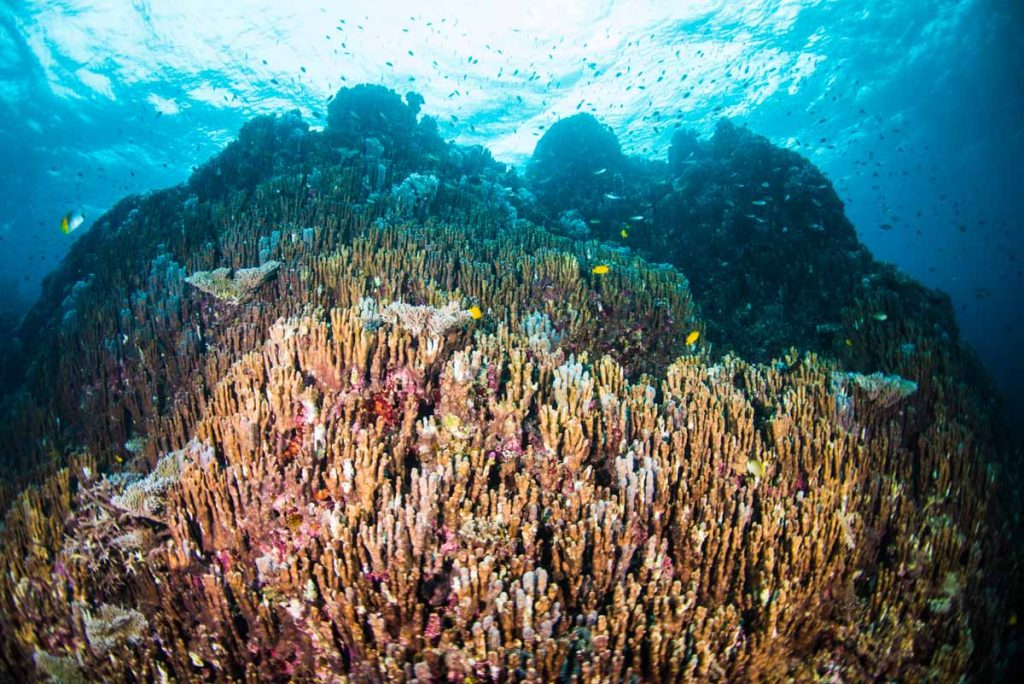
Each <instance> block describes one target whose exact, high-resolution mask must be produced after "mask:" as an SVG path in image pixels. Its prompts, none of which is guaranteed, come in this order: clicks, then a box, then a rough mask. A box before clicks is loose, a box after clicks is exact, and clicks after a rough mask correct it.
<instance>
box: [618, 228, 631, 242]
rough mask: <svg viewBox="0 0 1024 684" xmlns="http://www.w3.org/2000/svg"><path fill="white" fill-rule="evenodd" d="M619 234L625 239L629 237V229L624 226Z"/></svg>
mask: <svg viewBox="0 0 1024 684" xmlns="http://www.w3.org/2000/svg"><path fill="white" fill-rule="evenodd" d="M619 235H621V236H622V239H623V240H625V239H626V238H628V237H629V231H628V230H626V229H625V228H623V229H622V230H620V231H619Z"/></svg>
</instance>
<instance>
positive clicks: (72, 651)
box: [0, 87, 1022, 682]
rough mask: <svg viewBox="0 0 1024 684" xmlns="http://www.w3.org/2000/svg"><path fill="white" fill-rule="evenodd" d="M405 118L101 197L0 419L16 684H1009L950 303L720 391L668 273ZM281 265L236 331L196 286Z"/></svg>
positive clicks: (1014, 565)
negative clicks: (108, 199) (831, 683)
mask: <svg viewBox="0 0 1024 684" xmlns="http://www.w3.org/2000/svg"><path fill="white" fill-rule="evenodd" d="M420 102H421V100H419V99H418V98H417V97H413V96H411V95H410V96H407V97H406V102H405V103H403V102H402V101H401V100H400V99H399V98H398V96H397V95H394V94H393V93H390V92H388V91H383V89H378V88H376V87H360V88H354V89H350V90H343V91H342V92H341V93H339V95H338V96H337V97H336V98H335V101H334V102H333V103H332V110H331V116H330V117H329V125H328V129H327V130H326V131H324V132H323V133H317V132H309V131H305V132H304V133H302V135H301V140H302V143H301V150H300V151H298V152H295V151H294V150H290V149H284V150H279V151H277V152H275V147H274V146H276V145H278V144H279V143H278V140H279V135H278V134H277V133H274V134H273V135H271V133H272V132H273V131H278V132H280V130H279V129H280V125H281V123H280V120H279V119H273V118H269V119H263V120H260V121H262V122H263V123H260V124H258V126H263V127H266V129H265V131H264V132H265V133H266V134H267V137H265V138H264V139H263V141H262V142H261V143H258V144H254V143H253V142H252V141H253V140H255V138H250V139H249V141H248V142H247V143H246V144H245V146H244V150H245V151H246V152H245V154H244V155H241V156H240V154H239V149H243V148H239V147H233V146H229V147H228V148H227V150H226V151H225V152H224V153H223V154H222V156H221V157H220V158H218V159H214V160H212V161H211V162H210V163H209V164H208V165H207V166H206V167H204V168H207V169H213V168H220V169H225V170H226V169H230V168H232V167H231V165H232V164H238V163H240V161H239V160H240V159H243V158H246V159H258V160H260V161H259V162H258V163H256V162H253V163H254V164H256V165H255V166H254V167H252V168H251V169H250V171H252V173H253V175H252V176H246V175H245V173H241V175H240V176H239V178H242V179H243V181H244V182H242V183H241V184H236V181H235V179H234V178H232V177H228V178H222V177H221V176H219V175H218V174H215V173H208V172H205V171H202V170H201V171H200V172H197V174H196V175H194V176H193V179H192V180H191V181H190V184H189V186H188V187H186V188H176V189H171V190H168V191H165V192H162V193H156V194H154V195H153V196H150V197H147V198H133V199H130V200H126V201H125V202H124V203H123V204H122V205H119V207H117V208H115V210H114V211H112V212H111V213H110V214H108V215H107V216H106V217H104V218H103V219H101V220H100V221H98V223H97V225H98V226H101V227H102V228H101V229H100V230H99V231H96V230H94V231H91V232H90V233H89V234H88V235H86V236H83V239H82V240H81V241H79V243H77V244H76V247H75V250H74V251H73V252H72V254H71V255H70V256H69V259H68V260H67V261H66V263H65V265H64V266H63V267H62V269H61V270H60V271H59V272H57V273H56V274H55V275H54V276H53V277H52V278H51V279H50V280H49V281H48V283H47V286H46V289H45V292H44V297H43V298H42V299H41V300H40V302H39V304H38V305H37V306H36V308H35V310H34V311H33V313H32V315H31V316H30V317H29V318H28V319H27V320H26V325H25V326H24V327H23V330H22V333H21V334H22V336H23V338H24V339H25V340H27V341H30V342H31V343H30V344H26V346H25V348H26V350H28V351H27V352H26V354H29V352H31V353H30V354H29V356H28V358H27V361H28V362H27V364H26V366H27V372H26V374H25V378H24V384H23V386H22V388H21V390H20V392H19V393H18V394H16V395H12V397H11V398H10V400H9V401H8V402H7V404H6V406H5V407H4V412H3V415H2V417H0V420H2V429H0V440H2V442H0V445H2V447H3V448H4V450H5V453H6V454H7V458H6V460H5V462H4V464H3V468H4V473H3V475H4V478H3V484H2V485H0V504H3V505H4V507H5V509H6V510H7V513H6V518H5V520H4V525H3V529H2V530H0V670H2V671H3V672H4V674H5V675H6V676H7V677H8V678H14V677H19V678H31V677H36V678H41V677H51V678H54V679H58V680H60V681H289V680H294V681H326V682H356V681H358V682H363V681H369V682H373V681H418V682H428V681H446V680H447V681H455V682H469V681H478V682H479V681H501V682H506V681H536V682H543V681H574V680H575V681H592V682H605V681H613V682H614V681H639V680H643V681H780V680H795V681H809V680H824V679H830V680H831V679H841V680H843V681H875V680H881V679H885V680H908V681H918V680H939V681H948V680H952V679H959V678H961V677H967V676H970V675H974V676H978V677H982V678H984V677H991V676H995V675H997V674H998V673H999V672H1000V668H1001V667H1002V665H1003V661H1004V659H1005V658H1006V654H1007V644H1008V641H1009V639H1010V638H1011V636H1012V631H1013V630H1014V629H1015V627H1013V626H1012V625H1011V624H1010V622H1011V616H1012V615H1013V611H1014V610H1019V605H1020V598H1021V595H1022V594H1021V589H1022V585H1021V574H1020V545H1019V539H1020V536H1019V530H1018V525H1019V521H1017V520H1014V519H1013V517H1012V516H1008V515H1007V514H1006V511H1008V510H1009V511H1013V510H1020V504H1021V499H1020V491H1019V488H1018V487H1017V486H1016V483H1017V481H1018V480H1017V479H1016V478H1014V477H1002V476H1001V474H1003V473H1007V472H1011V471H1012V469H1013V468H1014V467H1016V466H1015V464H1014V460H1013V459H1014V458H1015V454H1014V453H1013V452H1012V451H1011V450H1009V449H1008V448H1006V443H1005V442H1004V441H1002V439H1001V437H1000V433H998V432H997V431H996V429H995V428H994V425H996V423H995V422H994V420H993V419H992V415H993V407H992V406H990V405H988V404H986V403H985V401H984V400H983V395H982V394H981V393H980V390H979V387H980V385H979V384H978V383H977V382H967V381H965V380H964V379H965V378H968V377H969V376H970V374H971V373H972V372H973V368H972V367H971V366H970V364H969V361H970V359H969V357H968V356H965V355H963V354H961V352H959V351H958V349H959V347H958V345H957V344H956V338H955V329H953V330H952V331H951V332H950V331H949V330H947V329H945V328H944V327H943V326H944V325H945V319H943V318H942V310H941V309H942V307H941V303H940V304H939V305H937V307H938V311H937V313H935V317H934V318H929V317H928V316H929V315H931V313H934V312H931V310H930V309H928V308H927V307H924V308H922V307H920V306H919V304H920V302H919V301H918V300H915V299H914V298H912V297H911V298H910V299H909V300H908V299H902V298H901V293H903V292H907V291H909V289H910V288H909V286H906V287H903V286H902V285H901V286H899V287H888V286H885V287H874V288H869V289H867V290H862V291H860V294H859V295H858V296H855V297H853V298H850V299H848V300H847V303H846V304H845V307H844V308H843V309H842V310H841V311H840V312H839V314H838V315H839V316H840V320H837V321H835V323H836V326H837V328H838V330H839V331H840V332H839V334H840V335H844V336H847V337H846V338H845V339H849V340H850V345H846V344H845V343H843V344H842V345H841V347H842V348H840V350H839V351H840V352H843V348H846V347H849V348H850V349H852V350H853V351H850V352H843V353H836V354H828V355H827V356H826V354H825V353H822V354H820V355H818V354H815V353H814V352H811V351H806V350H805V351H796V350H792V351H789V352H788V353H785V354H780V355H779V356H778V357H777V358H775V359H770V360H768V361H766V362H764V363H757V362H751V361H748V360H743V359H741V358H740V357H738V356H734V355H729V354H725V355H722V354H718V353H716V349H715V347H714V346H712V345H711V344H708V343H706V340H707V339H708V338H709V337H710V338H715V337H716V336H717V335H719V334H724V330H725V328H721V329H716V330H718V331H719V332H714V333H709V332H708V331H709V327H708V326H709V323H708V321H707V319H705V318H704V317H703V316H702V315H701V313H700V311H699V310H698V308H697V306H696V304H695V301H694V298H693V297H692V296H691V289H690V287H691V286H690V281H689V280H688V279H687V277H686V276H685V275H684V273H683V272H681V271H680V270H677V269H676V268H674V267H672V266H665V265H662V266H656V265H652V264H651V263H649V262H648V261H647V260H645V259H643V258H642V257H641V256H640V255H638V254H636V253H634V252H632V251H630V250H624V249H622V248H621V247H620V246H617V245H615V244H609V243H607V242H600V241H597V240H591V241H583V240H580V239H569V238H566V237H562V236H559V235H556V234H553V233H551V232H548V230H546V229H545V228H544V227H543V226H539V225H537V223H536V221H535V220H534V218H538V219H539V218H541V217H542V216H543V214H544V213H545V212H547V211H549V209H548V208H547V203H548V202H550V201H551V199H550V198H542V196H541V194H537V196H536V200H533V196H532V195H531V193H530V191H529V190H527V189H525V187H524V186H523V185H522V184H521V182H520V181H519V180H517V179H516V178H514V177H513V176H510V175H509V174H508V173H507V172H506V171H505V170H504V169H502V168H500V167H499V166H498V165H496V164H495V163H494V162H493V160H492V159H490V157H489V155H487V154H485V153H482V152H480V151H479V150H473V149H469V150H467V149H463V148H459V147H457V146H453V145H448V146H446V145H444V144H443V143H440V141H439V139H435V138H434V137H432V134H431V133H430V131H431V130H432V129H431V128H430V124H429V122H428V123H424V121H425V119H420V120H419V121H417V120H416V113H417V110H418V105H419V103H420ZM275 121H276V122H277V123H274V122H275ZM250 126H253V124H250ZM286 129H287V130H296V131H297V130H302V127H301V126H293V125H292V124H288V126H287V127H286ZM244 130H245V129H244ZM247 130H250V131H253V130H254V129H253V128H249V127H247ZM259 130H264V129H262V128H261V129H259ZM723 135H724V134H723ZM691 142H692V144H691V147H692V148H693V149H691V150H690V152H684V150H683V148H682V147H680V148H679V150H677V152H674V153H673V157H672V164H673V165H684V166H685V162H687V161H690V160H691V158H692V157H693V155H695V154H696V155H703V154H713V153H712V152H710V151H707V150H705V149H704V144H703V143H699V142H696V141H691ZM726 142H727V141H726V140H725V139H724V138H723V140H722V142H721V144H722V145H725V144H726ZM236 145H237V144H236ZM680 145H682V143H680ZM261 146H264V147H261ZM428 147H429V149H430V150H431V151H429V152H428V151H426V150H427V148H428ZM609 149H610V148H609ZM351 150H358V152H356V153H354V154H353V153H351ZM616 150H617V147H616ZM296 154H298V155H299V156H295V155H296ZM313 160H315V162H314V161H313ZM627 162H628V160H627ZM627 162H624V163H627ZM629 163H631V162H629ZM602 168H606V167H602ZM607 168H610V167H607ZM624 168H626V167H622V168H621V169H619V171H617V173H618V175H619V177H620V178H621V177H622V176H623V174H625V173H626V172H625V171H623V170H622V169H624ZM382 170H383V171H382ZM596 170H600V169H596ZM596 170H595V171H596ZM648 172H649V170H648V171H643V173H648ZM609 173H611V172H610V171H606V172H604V173H601V174H597V175H595V174H594V173H593V171H592V172H591V175H592V176H593V177H594V178H597V179H599V180H600V179H603V178H605V177H606V176H608V174H609ZM410 179H412V180H410ZM600 182H602V183H603V182H604V181H600ZM614 182H620V181H619V180H614ZM595 187H597V186H595ZM417 188H420V189H423V190H424V193H423V194H422V197H429V202H427V203H422V204H420V205H419V206H416V203H417V202H419V199H420V197H421V193H420V191H419V189H417ZM598 190H599V191H600V192H601V193H602V194H603V193H611V194H616V196H619V195H618V194H617V193H615V192H613V189H605V188H604V187H603V186H602V187H599V188H598ZM620 192H622V193H623V195H622V197H625V196H626V195H625V193H626V190H625V189H623V190H621V191H620ZM410 201H412V204H413V210H412V211H410V210H409V209H410ZM607 201H608V202H610V203H615V202H619V201H623V202H625V201H626V200H607ZM566 210H567V208H563V209H561V210H560V211H559V212H557V213H556V214H554V216H555V217H556V218H557V217H558V216H561V215H562V212H563V211H566ZM616 211H618V209H616ZM581 216H583V217H586V216H587V215H586V213H583V212H582V209H581ZM168 223H173V224H175V225H180V226H181V230H180V231H171V232H170V233H168V232H167V231H166V230H165V229H164V230H162V231H161V230H159V227H161V226H166V225H167V224H168ZM556 223H557V220H556V221H553V222H552V225H554V224H556ZM588 225H590V224H588ZM594 232H595V233H596V234H598V235H599V236H600V230H597V231H594ZM275 235H276V237H275ZM828 235H830V234H829V233H828V231H826V237H825V238H823V239H825V240H826V242H827V240H828ZM652 239H653V238H652ZM837 239H838V240H839V241H840V242H842V236H839V237H838V238H837ZM278 262H281V263H287V264H288V267H287V268H280V269H277V271H276V277H274V278H272V279H269V280H266V282H264V283H263V284H262V287H261V288H260V289H259V293H258V296H257V297H249V298H244V297H239V298H238V303H237V304H236V305H234V306H224V305H222V304H220V303H219V301H218V299H217V298H216V297H208V296H206V295H205V294H203V293H202V292H200V291H199V290H197V289H196V288H193V287H186V281H185V274H186V273H192V274H196V273H199V272H210V271H213V270H214V266H215V265H218V264H221V265H222V264H230V265H229V266H221V268H227V269H231V268H233V269H235V273H236V278H237V274H238V273H239V272H240V271H241V270H242V269H241V264H246V263H249V264H251V263H263V264H264V266H263V267H261V268H268V267H269V266H268V265H269V264H272V263H273V264H276V263H278ZM598 264H601V265H604V266H607V272H603V273H601V274H597V273H595V272H594V266H595V265H598ZM271 268H273V267H271ZM227 272H228V271H226V272H225V273H227ZM90 273H93V274H95V275H94V276H93V277H92V278H91V279H90V278H89V274H90ZM887 278H890V276H889V275H886V273H885V272H884V271H883V272H881V273H880V275H879V276H878V277H877V278H876V281H877V282H878V283H882V284H887V283H889V282H890V280H886V279H887ZM79 282H86V283H88V285H87V286H80V287H78V288H77V289H76V287H75V284H76V283H79ZM891 282H896V281H891ZM72 294H73V296H72V299H71V300H70V301H71V302H72V304H73V306H70V305H69V306H62V304H63V303H64V302H65V301H66V300H68V297H69V296H71V295H72ZM70 310H73V311H74V312H75V314H74V325H73V326H72V325H63V324H62V322H63V320H64V317H65V316H66V315H67V311H70ZM879 311H885V312H886V313H887V317H888V320H887V321H885V323H891V325H874V323H881V321H879V320H878V317H877V316H875V314H877V313H878V312H879ZM693 331H697V332H700V333H701V335H700V337H699V340H698V341H697V342H695V343H693V344H691V345H687V344H686V340H687V338H688V337H689V336H690V334H691V333H692V332H693ZM943 334H946V335H947V336H946V338H945V339H943V337H942V336H943ZM950 334H951V335H952V337H950V336H949V335H950ZM714 344H717V345H722V346H723V347H724V346H727V345H726V344H725V338H720V339H719V341H715V342H714ZM908 345H909V346H908ZM825 351H828V349H826V350H825ZM854 353H855V354H857V356H856V357H854V356H853V354H854Z"/></svg>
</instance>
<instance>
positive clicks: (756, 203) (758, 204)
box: [751, 200, 768, 207]
mask: <svg viewBox="0 0 1024 684" xmlns="http://www.w3.org/2000/svg"><path fill="white" fill-rule="evenodd" d="M751 204H753V205H754V206H755V207H763V206H764V205H766V204H768V203H767V202H765V201H764V200H754V201H753V202H751Z"/></svg>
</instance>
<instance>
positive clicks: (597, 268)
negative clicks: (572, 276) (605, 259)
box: [590, 264, 612, 275]
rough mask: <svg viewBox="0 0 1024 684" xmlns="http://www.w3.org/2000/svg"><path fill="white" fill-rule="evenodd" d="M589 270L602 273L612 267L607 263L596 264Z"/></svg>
mask: <svg viewBox="0 0 1024 684" xmlns="http://www.w3.org/2000/svg"><path fill="white" fill-rule="evenodd" d="M590 270H591V272H593V273H596V274H597V275H604V274H605V273H607V272H608V271H610V270H612V269H611V268H610V267H609V266H608V264H598V265H597V266H595V267H594V268H592V269H590Z"/></svg>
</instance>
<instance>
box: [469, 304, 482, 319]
mask: <svg viewBox="0 0 1024 684" xmlns="http://www.w3.org/2000/svg"><path fill="white" fill-rule="evenodd" d="M469 315H470V316H472V317H473V320H474V321H478V320H480V319H481V318H483V317H484V312H483V311H481V310H480V307H479V306H471V307H469Z"/></svg>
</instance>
